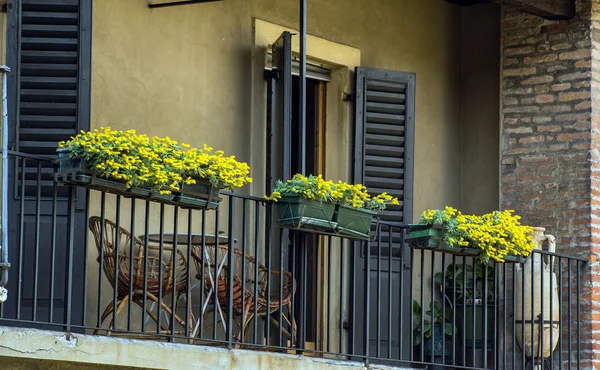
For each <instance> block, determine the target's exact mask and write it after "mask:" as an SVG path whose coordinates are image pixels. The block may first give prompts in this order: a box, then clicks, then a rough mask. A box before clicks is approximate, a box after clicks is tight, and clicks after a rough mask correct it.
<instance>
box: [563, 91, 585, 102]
mask: <svg viewBox="0 0 600 370" xmlns="http://www.w3.org/2000/svg"><path fill="white" fill-rule="evenodd" d="M589 98H590V92H589V91H579V92H566V93H561V94H559V95H558V100H559V101H573V100H583V99H589Z"/></svg>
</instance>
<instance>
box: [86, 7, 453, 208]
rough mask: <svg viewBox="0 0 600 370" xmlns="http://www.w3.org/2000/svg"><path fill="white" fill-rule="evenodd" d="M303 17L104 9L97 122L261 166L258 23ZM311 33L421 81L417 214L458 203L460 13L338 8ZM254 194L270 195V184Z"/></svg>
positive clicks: (98, 20) (320, 15)
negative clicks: (255, 123)
mask: <svg viewBox="0 0 600 370" xmlns="http://www.w3.org/2000/svg"><path fill="white" fill-rule="evenodd" d="M375 3H377V4H375ZM297 14H298V3H297V1H293V0H286V1H273V0H252V1H249V0H229V1H224V2H217V3H210V4H202V5H190V6H180V7H173V8H164V9H155V10H150V9H148V7H147V6H146V2H145V1H143V0H128V1H120V0H103V1H97V2H95V3H94V16H93V17H94V18H93V19H94V21H93V49H92V50H93V65H92V86H93V87H92V125H93V126H94V127H98V126H102V125H112V126H113V127H117V128H130V127H134V128H136V129H138V130H140V131H143V132H146V133H148V134H152V135H169V136H170V137H171V138H174V139H177V140H183V141H186V142H189V143H191V144H192V145H202V144H203V143H208V144H210V145H211V146H214V147H216V148H221V149H223V150H225V151H226V153H231V154H234V155H236V156H237V157H238V158H239V159H242V160H246V161H250V160H251V158H252V156H253V155H257V153H256V151H260V149H261V148H253V153H251V150H250V149H251V147H252V146H251V142H252V141H254V140H261V141H262V140H263V138H262V137H256V136H257V135H256V132H255V131H252V128H251V127H250V121H251V116H252V114H253V112H254V111H255V110H261V111H262V110H264V109H265V106H264V99H263V102H261V97H256V96H252V94H251V91H253V90H252V86H251V84H252V83H255V84H256V83H260V84H263V85H264V82H263V81H262V76H258V77H259V78H257V76H253V74H252V69H251V66H252V56H253V53H254V50H253V28H252V25H253V18H259V19H263V20H266V21H269V22H272V23H277V24H281V25H283V26H287V27H292V28H297V27H296V26H297ZM217 20H218V21H217ZM308 30H309V33H310V34H313V35H315V36H319V37H322V38H325V39H327V40H331V41H334V42H337V43H341V44H345V45H349V46H352V47H355V48H358V49H359V50H360V52H361V58H362V65H363V66H366V67H375V68H385V69H396V70H402V71H409V72H416V74H417V108H416V145H415V148H416V155H415V184H416V186H415V204H414V206H415V207H414V208H415V214H417V213H419V212H420V211H421V210H422V209H424V208H426V207H435V206H440V205H443V204H453V205H459V203H460V188H459V183H460V181H459V178H458V177H457V176H455V174H457V173H459V172H460V155H461V153H460V148H459V146H458V145H456V143H457V142H460V140H461V139H460V137H461V135H460V130H459V126H460V90H459V86H460V74H459V73H457V71H460V61H461V58H460V10H459V8H458V7H455V6H452V5H450V4H447V3H446V2H443V1H439V0H426V1H387V0H380V1H366V0H353V1H345V0H344V1H342V0H331V1H326V2H320V3H319V6H309V11H308ZM254 91H256V90H254ZM340 95H341V94H340ZM338 98H339V100H340V105H344V104H345V105H348V103H342V102H341V98H342V97H341V96H338ZM349 124H350V122H328V125H329V126H335V125H349ZM347 132H348V133H349V132H350V131H349V130H348V131H347ZM252 134H254V135H252ZM345 139H346V140H350V138H345ZM347 148H349V147H347ZM336 149H338V148H328V152H330V153H331V155H329V153H328V158H329V159H330V160H331V161H332V162H333V161H335V162H336V163H338V164H339V165H338V166H341V167H343V166H344V165H346V164H349V163H350V161H349V160H348V159H349V158H347V156H346V155H347V153H349V152H348V150H344V151H339V150H336ZM256 163H257V162H256V161H253V164H254V166H253V175H254V177H255V178H256V179H261V178H262V177H263V176H262V169H261V168H260V166H257V165H256ZM442 183H443V186H442V185H441V184H442ZM250 191H251V192H252V193H254V194H262V192H263V187H262V186H261V184H260V181H258V182H257V185H255V187H254V189H251V190H250Z"/></svg>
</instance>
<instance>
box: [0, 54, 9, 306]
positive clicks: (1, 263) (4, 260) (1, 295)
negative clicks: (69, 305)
mask: <svg viewBox="0 0 600 370" xmlns="http://www.w3.org/2000/svg"><path fill="white" fill-rule="evenodd" d="M9 72H10V68H8V67H7V66H0V73H2V216H1V217H2V221H1V222H2V246H0V248H2V250H1V255H0V269H2V276H1V277H0V286H1V287H4V286H5V285H6V284H7V283H8V269H9V267H10V264H9V262H8V99H7V82H6V75H7V74H8V73H9ZM0 290H1V289H0ZM5 299H6V294H5V292H0V301H2V302H3V301H4V300H5Z"/></svg>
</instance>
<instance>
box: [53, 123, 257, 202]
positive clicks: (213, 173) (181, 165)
mask: <svg viewBox="0 0 600 370" xmlns="http://www.w3.org/2000/svg"><path fill="white" fill-rule="evenodd" d="M189 147H190V146H189V145H188V144H183V143H182V144H179V143H178V142H177V141H174V140H171V139H170V138H169V137H164V138H163V137H156V136H155V137H152V138H150V137H148V136H147V135H145V134H137V133H136V131H135V130H127V131H122V130H113V129H111V128H110V127H103V128H101V129H100V130H97V129H96V130H93V131H89V132H84V131H82V132H81V133H80V134H78V135H77V136H75V137H72V138H71V139H70V140H69V141H67V142H61V143H59V148H61V149H62V150H66V151H68V152H69V157H70V158H81V159H83V160H84V161H85V162H86V165H87V166H88V167H89V168H90V169H91V170H94V171H98V172H99V173H100V175H101V176H103V177H112V178H114V179H117V180H121V181H123V182H124V183H125V184H126V186H127V187H128V188H130V187H134V186H142V187H147V188H149V189H151V190H154V191H160V192H161V193H163V194H169V193H171V191H178V190H181V187H182V186H183V185H184V184H189V185H191V184H195V183H196V180H197V179H205V180H207V181H209V182H210V183H211V184H212V185H213V186H215V187H218V188H229V189H231V190H233V189H234V188H236V187H241V186H243V185H244V184H246V183H249V182H251V181H252V178H250V177H249V173H250V167H249V166H248V165H247V164H246V163H243V162H238V161H236V160H235V157H233V156H231V157H225V156H224V153H223V152H222V151H214V152H213V149H212V148H210V147H208V146H206V145H204V148H203V149H200V150H198V149H195V148H191V149H188V148H189Z"/></svg>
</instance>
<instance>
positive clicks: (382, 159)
mask: <svg viewBox="0 0 600 370" xmlns="http://www.w3.org/2000/svg"><path fill="white" fill-rule="evenodd" d="M355 104H356V105H355V108H356V120H355V153H356V156H355V162H354V181H355V183H362V184H364V185H365V186H366V187H367V188H368V189H369V190H370V192H372V193H373V194H374V195H377V194H381V193H383V192H387V193H388V194H391V195H393V196H396V197H398V199H399V200H400V205H398V206H388V208H387V209H386V210H385V211H381V212H379V215H380V217H381V219H382V220H383V221H386V222H394V223H409V222H412V219H411V218H412V185H413V184H412V182H413V142H414V116H415V114H414V112H415V74H414V73H407V72H398V71H387V70H380V69H372V68H362V67H359V68H357V69H356V100H355Z"/></svg>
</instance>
